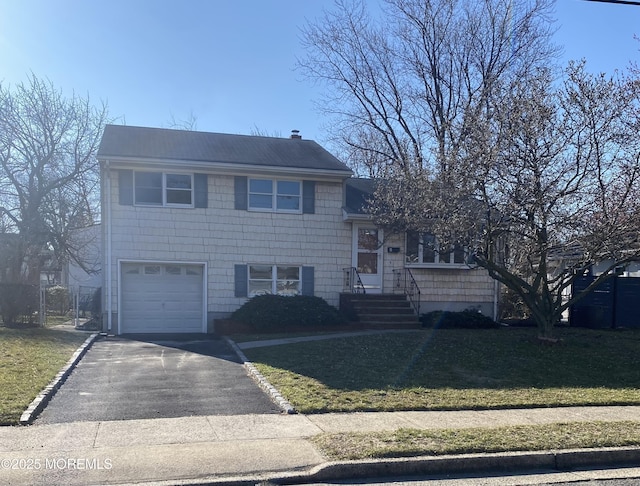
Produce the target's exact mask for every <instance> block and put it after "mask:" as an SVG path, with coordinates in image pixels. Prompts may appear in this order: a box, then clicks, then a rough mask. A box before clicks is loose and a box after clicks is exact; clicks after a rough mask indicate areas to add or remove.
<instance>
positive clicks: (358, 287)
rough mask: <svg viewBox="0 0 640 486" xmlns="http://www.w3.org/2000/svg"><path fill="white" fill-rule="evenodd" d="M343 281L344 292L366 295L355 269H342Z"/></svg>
mask: <svg viewBox="0 0 640 486" xmlns="http://www.w3.org/2000/svg"><path fill="white" fill-rule="evenodd" d="M343 271H344V275H345V279H344V286H343V287H344V291H345V292H349V293H350V294H366V293H367V291H366V289H365V288H364V284H363V283H362V279H361V278H360V274H359V273H358V269H357V268H356V267H347V268H343Z"/></svg>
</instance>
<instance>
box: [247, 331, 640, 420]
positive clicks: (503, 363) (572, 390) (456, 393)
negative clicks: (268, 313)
mask: <svg viewBox="0 0 640 486" xmlns="http://www.w3.org/2000/svg"><path fill="white" fill-rule="evenodd" d="M557 334H558V337H560V338H562V340H563V341H562V342H561V343H560V344H556V345H543V344H540V342H539V341H538V340H537V339H536V330H535V329H529V328H524V329H523V328H502V329H492V330H457V329H446V330H423V331H416V332H413V333H402V334H382V335H374V336H361V337H351V338H341V339H331V340H325V341H314V342H305V343H297V344H289V345H281V346H274V347H265V348H255V349H248V350H246V351H245V353H246V355H247V357H248V358H249V359H250V360H251V361H252V362H254V364H255V365H256V367H257V368H258V369H259V370H260V372H262V373H263V374H264V375H265V377H266V378H267V379H268V380H269V381H270V382H271V383H272V384H273V385H274V386H275V387H276V388H278V389H279V390H280V392H282V394H283V395H284V397H285V398H287V399H288V400H289V401H290V402H291V403H292V404H293V406H294V407H295V408H296V409H297V410H298V411H300V412H302V413H322V412H339V411H375V410H379V411H388V410H448V409H449V410H460V409H491V408H514V407H537V406H568V405H605V404H607V405H628V404H640V330H626V331H612V330H588V329H575V328H559V329H558V330H557Z"/></svg>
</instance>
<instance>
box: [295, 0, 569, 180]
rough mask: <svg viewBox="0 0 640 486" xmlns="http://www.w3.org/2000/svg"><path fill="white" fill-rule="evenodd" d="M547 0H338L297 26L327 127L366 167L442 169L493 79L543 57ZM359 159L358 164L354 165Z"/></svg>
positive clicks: (518, 73)
mask: <svg viewBox="0 0 640 486" xmlns="http://www.w3.org/2000/svg"><path fill="white" fill-rule="evenodd" d="M552 6H553V0H533V1H529V0H479V1H475V2H468V1H461V0H385V1H384V2H383V5H382V11H381V13H380V14H378V15H374V14H371V13H369V11H368V10H367V8H366V3H365V2H363V1H357V0H355V1H353V2H350V1H348V0H338V1H337V2H336V10H335V11H334V12H327V13H325V16H324V18H322V19H321V20H319V21H317V22H316V23H310V24H308V25H307V27H306V28H305V29H304V30H303V44H304V46H305V48H306V50H307V56H306V57H305V58H303V59H301V60H299V62H298V67H299V69H300V70H301V72H302V73H303V74H304V75H306V76H307V77H308V78H310V79H312V80H314V81H322V82H324V83H326V86H327V88H329V89H328V90H327V94H326V98H325V99H323V100H322V101H321V106H322V107H323V110H324V111H325V113H327V114H328V115H330V116H331V117H332V121H331V127H332V129H333V133H334V137H335V139H336V140H337V141H339V142H340V143H341V144H342V145H344V146H346V148H345V151H346V152H347V153H349V154H356V153H357V154H358V156H357V158H358V161H359V162H360V164H361V165H364V171H365V172H367V173H369V174H378V175H382V176H387V174H386V170H387V169H393V170H394V171H396V170H401V171H403V172H405V173H407V174H424V173H427V174H428V175H429V176H430V177H435V176H438V177H444V176H445V174H446V173H447V171H448V170H449V167H450V165H451V164H452V163H454V162H455V161H456V160H457V159H458V158H459V151H460V149H461V146H462V145H461V144H462V143H463V142H464V139H465V138H466V136H467V135H468V133H469V132H470V129H471V126H470V121H471V120H472V119H473V116H472V115H473V113H471V111H470V110H471V108H472V107H473V108H474V109H483V108H484V107H485V106H486V103H487V102H488V100H489V99H490V97H491V96H492V92H493V89H494V85H495V84H496V83H497V82H499V81H500V80H504V79H515V78H522V77H526V76H527V75H528V73H529V72H531V70H532V69H534V68H535V67H536V66H539V65H546V64H549V63H550V62H551V61H552V60H553V58H554V55H555V53H556V52H557V50H556V49H555V48H554V47H553V46H552V45H551V44H550V42H549V39H550V36H551V34H552V31H551V29H550V25H551V21H550V18H549V15H550V12H551V9H552ZM356 168H361V167H356Z"/></svg>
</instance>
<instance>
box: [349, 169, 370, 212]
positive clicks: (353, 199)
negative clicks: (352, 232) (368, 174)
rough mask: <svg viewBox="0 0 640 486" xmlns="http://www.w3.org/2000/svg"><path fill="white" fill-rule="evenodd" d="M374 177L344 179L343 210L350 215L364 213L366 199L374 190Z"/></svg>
mask: <svg viewBox="0 0 640 486" xmlns="http://www.w3.org/2000/svg"><path fill="white" fill-rule="evenodd" d="M375 185H376V181H375V180H374V179H363V178H356V177H353V178H351V179H347V180H346V189H345V206H344V210H345V212H346V213H347V214H350V215H366V214H367V205H368V201H369V199H370V198H371V196H373V193H374V191H375Z"/></svg>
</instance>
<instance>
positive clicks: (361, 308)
mask: <svg viewBox="0 0 640 486" xmlns="http://www.w3.org/2000/svg"><path fill="white" fill-rule="evenodd" d="M340 310H341V311H342V312H343V313H344V314H345V315H347V316H348V317H349V318H350V319H351V320H353V321H356V322H359V323H360V324H362V325H365V326H367V327H370V328H372V329H379V328H412V327H419V325H420V322H419V320H418V316H416V315H415V313H414V311H413V308H412V307H411V303H410V302H409V301H408V300H407V298H406V296H405V295H402V294H341V295H340Z"/></svg>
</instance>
